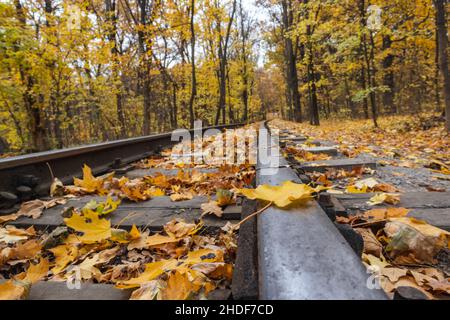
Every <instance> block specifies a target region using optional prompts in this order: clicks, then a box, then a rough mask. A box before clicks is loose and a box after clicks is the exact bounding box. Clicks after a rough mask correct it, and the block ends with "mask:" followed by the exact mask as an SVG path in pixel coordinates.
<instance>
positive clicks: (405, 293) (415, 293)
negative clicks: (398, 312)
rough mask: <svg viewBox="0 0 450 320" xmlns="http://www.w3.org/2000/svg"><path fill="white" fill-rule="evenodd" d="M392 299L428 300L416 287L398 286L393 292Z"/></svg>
mask: <svg viewBox="0 0 450 320" xmlns="http://www.w3.org/2000/svg"><path fill="white" fill-rule="evenodd" d="M394 300H428V297H427V296H426V295H425V294H424V293H423V292H421V291H420V290H418V289H416V288H413V287H398V288H397V289H396V290H395V293H394Z"/></svg>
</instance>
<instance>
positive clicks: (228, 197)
mask: <svg viewBox="0 0 450 320" xmlns="http://www.w3.org/2000/svg"><path fill="white" fill-rule="evenodd" d="M216 203H217V205H218V206H220V207H224V206H227V205H230V204H233V203H235V200H234V198H233V192H231V191H229V190H225V189H217V191H216Z"/></svg>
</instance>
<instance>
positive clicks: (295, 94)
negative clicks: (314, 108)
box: [282, 0, 303, 122]
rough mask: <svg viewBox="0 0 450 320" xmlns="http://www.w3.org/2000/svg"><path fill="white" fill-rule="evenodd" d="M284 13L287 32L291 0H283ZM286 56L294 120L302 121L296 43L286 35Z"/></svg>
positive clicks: (284, 25)
mask: <svg viewBox="0 0 450 320" xmlns="http://www.w3.org/2000/svg"><path fill="white" fill-rule="evenodd" d="M282 8H283V10H282V15H283V17H282V18H283V29H284V31H285V32H287V31H288V30H289V29H290V28H291V26H292V23H293V14H292V8H291V2H290V1H288V0H283V1H282ZM284 43H285V56H286V60H287V74H286V76H287V80H288V83H287V87H288V88H289V92H290V95H291V102H292V107H293V109H294V110H293V112H294V120H295V121H297V122H301V121H302V120H303V119H302V106H301V102H300V92H299V90H298V75H297V65H296V61H297V57H296V55H295V52H294V45H293V43H292V39H291V38H289V37H285V40H284Z"/></svg>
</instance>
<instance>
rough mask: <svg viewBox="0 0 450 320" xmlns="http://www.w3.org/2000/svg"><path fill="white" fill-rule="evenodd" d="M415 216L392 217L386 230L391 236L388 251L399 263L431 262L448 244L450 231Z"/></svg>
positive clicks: (385, 227)
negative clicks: (419, 219)
mask: <svg viewBox="0 0 450 320" xmlns="http://www.w3.org/2000/svg"><path fill="white" fill-rule="evenodd" d="M415 221H418V220H416V219H414V218H408V217H402V218H390V219H389V222H388V223H386V225H385V226H384V232H385V233H386V235H387V236H388V237H389V238H390V241H389V243H388V245H387V246H386V251H387V252H388V253H389V255H390V256H391V257H392V258H395V260H396V262H397V263H402V264H405V263H431V264H433V263H434V262H435V261H434V256H435V255H436V254H437V253H438V252H439V251H440V250H441V249H442V248H444V247H446V246H447V244H448V237H449V233H448V232H447V231H445V230H441V229H439V228H436V227H433V226H431V225H428V224H427V223H425V222H422V221H419V222H415Z"/></svg>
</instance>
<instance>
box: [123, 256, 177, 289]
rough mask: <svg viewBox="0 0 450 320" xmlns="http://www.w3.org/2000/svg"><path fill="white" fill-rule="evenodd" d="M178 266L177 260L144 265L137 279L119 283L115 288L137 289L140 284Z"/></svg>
mask: <svg viewBox="0 0 450 320" xmlns="http://www.w3.org/2000/svg"><path fill="white" fill-rule="evenodd" d="M177 264H178V260H176V259H170V260H162V261H157V262H152V263H147V264H146V265H145V271H144V272H143V273H141V274H140V275H139V276H138V277H136V278H132V279H129V280H125V281H120V282H119V283H118V284H117V287H118V288H120V289H129V288H136V287H139V286H140V285H141V284H143V283H146V282H149V281H152V280H154V279H156V278H157V277H159V276H160V275H162V274H163V273H164V272H167V271H170V270H172V269H174V268H175V267H176V266H177Z"/></svg>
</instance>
